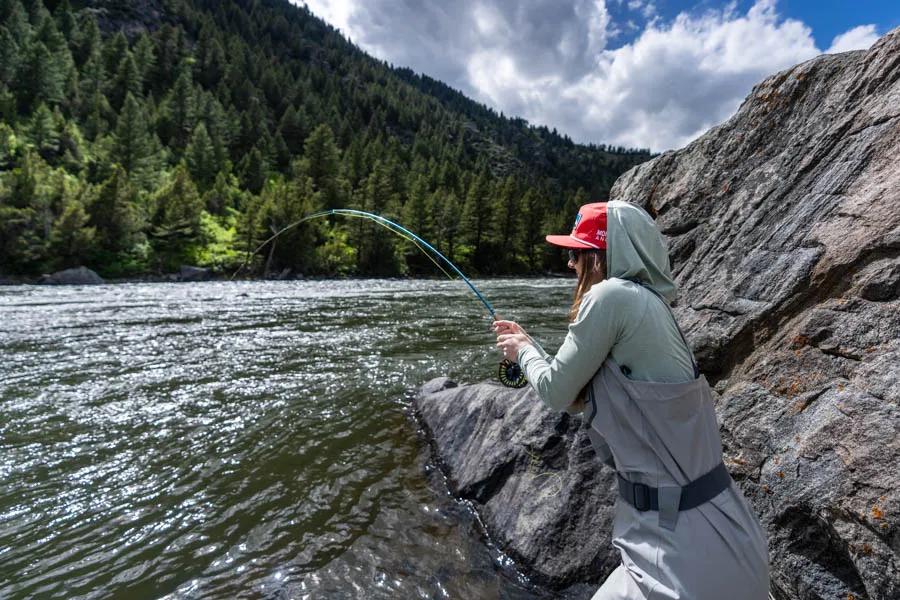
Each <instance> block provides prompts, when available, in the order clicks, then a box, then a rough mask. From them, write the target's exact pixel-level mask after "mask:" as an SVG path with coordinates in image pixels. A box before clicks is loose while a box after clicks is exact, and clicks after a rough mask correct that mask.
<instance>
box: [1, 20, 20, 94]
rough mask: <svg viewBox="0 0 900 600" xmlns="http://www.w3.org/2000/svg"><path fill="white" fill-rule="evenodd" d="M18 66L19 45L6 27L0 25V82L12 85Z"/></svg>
mask: <svg viewBox="0 0 900 600" xmlns="http://www.w3.org/2000/svg"><path fill="white" fill-rule="evenodd" d="M18 68H19V45H18V44H17V43H16V40H15V39H13V35H12V34H11V33H10V32H9V30H8V29H7V28H6V27H3V26H0V84H2V85H13V84H14V82H15V77H16V72H17V71H18Z"/></svg>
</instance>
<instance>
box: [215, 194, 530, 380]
mask: <svg viewBox="0 0 900 600" xmlns="http://www.w3.org/2000/svg"><path fill="white" fill-rule="evenodd" d="M331 215H344V216H347V217H355V218H360V219H368V220H370V221H375V222H376V223H378V224H379V225H381V226H382V227H384V228H385V229H387V230H389V231H391V232H393V233H395V234H397V235H399V236H400V237H402V238H403V239H405V240H407V241H410V242H412V243H413V244H414V245H415V246H416V248H418V249H419V250H420V251H421V252H422V253H423V254H425V256H427V257H428V259H429V260H431V262H432V263H434V264H435V266H437V268H438V269H440V270H441V272H443V273H444V275H446V276H447V277H448V278H449V279H451V280H453V276H452V275H451V274H450V273H449V272H447V270H446V269H445V268H444V267H442V266H441V264H440V263H438V261H437V260H436V259H435V256H436V257H438V258H440V259H441V260H442V261H444V264H446V265H447V266H448V267H450V269H451V270H453V272H455V273H456V274H457V275H459V276H460V277H461V278H462V280H463V281H464V282H465V284H466V285H468V286H469V289H470V290H472V292H473V293H474V294H475V295H476V296H477V297H478V299H479V300H480V301H481V303H482V304H484V307H485V308H486V309H487V311H488V313H489V314H490V316H491V319H492V320H495V321H496V320H497V312H496V311H495V310H494V307H493V306H492V305H491V303H490V302H488V300H487V298H485V297H484V295H483V294H482V293H481V292H480V291H479V290H478V288H476V287H475V285H474V284H473V283H472V282H471V281H469V278H468V277H466V276H465V274H464V273H463V272H462V271H460V270H459V268H458V267H457V266H456V265H455V264H453V262H452V261H451V260H450V259H449V258H447V257H446V256H444V255H443V254H441V252H440V251H439V250H438V249H437V248H435V247H434V246H432V245H431V244H429V243H428V242H426V241H425V240H423V239H422V238H421V237H419V236H418V235H416V234H415V233H413V232H412V231H410V230H409V229H407V228H405V227H403V226H402V225H400V224H399V223H395V222H393V221H391V220H390V219H386V218H384V217H382V216H380V215H376V214H374V213H370V212H366V211H362V210H355V209H351V208H332V209H329V210H322V211H319V212H315V213H312V214H310V215H306V216H305V217H303V218H301V219H299V220H297V221H295V222H293V223H291V224H290V225H287V226H285V227H282V228H281V229H280V230H278V231H276V232H275V233H274V234H272V235H271V236H269V237H268V238H267V239H266V240H265V241H264V242H263V243H261V244H260V245H259V246H257V248H256V249H255V250H254V251H253V252H251V253H249V254H248V255H247V258H246V259H245V260H244V262H243V264H241V266H240V267H238V269H237V271H235V272H234V274H233V275H232V276H231V280H233V279H234V278H235V277H236V276H237V274H238V273H240V272H241V271H243V270H244V268H245V267H246V266H247V265H248V264H249V263H250V260H251V259H252V258H253V257H254V256H255V255H256V254H257V253H258V252H259V251H260V250H262V249H263V248H264V247H265V246H266V245H267V244H269V243H270V242H272V241H273V240H275V239H276V238H278V236H280V235H281V234H283V233H285V232H286V231H289V230H290V229H293V228H294V227H298V226H299V225H301V224H303V223H305V222H306V221H310V220H312V219H317V218H321V217H327V216H331ZM497 376H498V378H499V379H500V382H501V383H502V384H503V385H505V386H506V387H512V388H521V387H524V386H525V385H526V384H527V383H528V380H527V379H526V378H525V372H524V370H523V369H522V367H521V366H519V364H518V363H515V362H513V361H511V360H508V359H507V360H503V361H502V362H501V363H500V366H499V369H498V374H497Z"/></svg>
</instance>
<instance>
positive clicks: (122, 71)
mask: <svg viewBox="0 0 900 600" xmlns="http://www.w3.org/2000/svg"><path fill="white" fill-rule="evenodd" d="M143 93H144V83H143V81H142V79H141V72H140V69H139V68H138V66H137V63H136V62H135V60H134V55H133V54H131V52H128V53H127V54H126V55H125V56H123V57H122V60H121V61H120V62H119V66H118V68H117V69H116V76H115V77H114V78H113V81H112V85H111V86H110V90H109V93H108V94H107V97H108V98H109V103H110V105H111V106H112V107H113V110H115V111H120V110H122V105H123V104H124V103H125V97H126V96H127V95H128V94H132V95H133V96H134V97H135V98H141V97H143Z"/></svg>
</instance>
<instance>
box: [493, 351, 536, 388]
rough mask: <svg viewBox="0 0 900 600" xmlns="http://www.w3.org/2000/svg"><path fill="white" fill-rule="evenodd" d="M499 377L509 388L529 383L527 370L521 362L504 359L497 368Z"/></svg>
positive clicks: (520, 386)
mask: <svg viewBox="0 0 900 600" xmlns="http://www.w3.org/2000/svg"><path fill="white" fill-rule="evenodd" d="M497 378H498V379H499V380H500V383H502V384H503V385H505V386H506V387H508V388H522V387H525V386H526V385H528V379H526V378H525V371H523V370H522V367H521V366H520V365H519V363H516V362H513V361H511V360H509V359H508V358H507V359H504V360H503V362H501V363H500V367H499V369H497Z"/></svg>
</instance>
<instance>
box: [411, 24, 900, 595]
mask: <svg viewBox="0 0 900 600" xmlns="http://www.w3.org/2000/svg"><path fill="white" fill-rule="evenodd" d="M898 106H900V29H896V30H894V31H892V32H891V33H889V34H888V35H886V36H884V37H883V38H882V39H881V40H879V41H878V42H877V43H876V44H875V45H874V46H872V48H871V49H869V50H867V51H854V52H848V53H844V54H837V55H823V56H820V57H818V58H815V59H813V60H810V61H808V62H805V63H802V64H800V65H797V66H796V67H793V68H791V69H788V70H786V71H783V72H781V73H778V74H776V75H774V76H772V77H770V78H768V79H766V80H765V81H763V82H762V83H760V84H759V85H757V86H756V87H755V88H754V89H753V91H752V92H751V94H750V96H748V98H747V99H746V100H745V101H744V103H743V104H742V105H741V107H740V109H739V110H738V112H737V113H736V114H735V115H734V116H733V117H732V118H731V119H729V120H728V121H727V122H725V123H723V124H722V125H720V126H718V127H715V128H713V129H711V130H710V131H709V132H707V133H706V134H705V135H703V136H701V137H700V138H698V139H697V140H695V141H694V142H692V143H691V144H689V145H688V146H687V147H685V148H683V149H681V150H677V151H671V152H666V153H665V154H663V155H661V156H659V157H657V158H655V159H653V160H651V161H650V162H647V163H644V164H642V165H639V166H638V167H635V168H634V169H632V170H631V171H629V172H628V173H625V174H624V175H622V177H620V178H619V180H618V181H617V182H616V184H615V185H614V187H613V190H612V193H611V199H616V200H625V201H630V202H635V203H638V204H640V205H642V206H643V207H644V208H646V209H647V210H648V212H650V214H652V215H654V217H655V218H656V219H657V222H658V224H659V226H660V228H661V229H662V230H663V232H664V233H665V235H666V236H667V239H668V242H669V248H670V253H671V256H672V263H673V270H674V272H675V275H676V277H677V281H678V283H679V286H680V294H679V299H678V302H677V304H676V306H675V312H676V314H677V316H678V319H679V321H680V322H681V324H682V325H683V327H684V329H685V330H686V333H687V336H688V338H689V339H690V342H691V344H692V346H693V348H694V350H695V353H696V355H697V357H698V360H699V362H700V365H701V368H702V370H703V371H704V373H705V374H706V376H707V378H708V379H709V380H710V381H711V382H712V383H715V389H716V391H717V392H718V393H717V395H716V410H717V413H718V416H719V419H720V423H721V435H722V441H723V445H724V450H725V459H726V465H727V466H728V468H729V470H730V471H731V473H732V476H733V477H734V478H735V480H736V481H737V483H738V485H739V486H740V487H741V489H742V490H743V492H744V494H745V495H746V496H747V498H748V499H749V500H750V502H751V504H752V505H753V507H754V509H755V510H756V512H757V514H758V515H759V516H760V519H761V521H762V523H763V526H764V528H765V529H766V532H767V535H768V540H769V550H770V564H771V575H772V594H773V596H774V597H775V598H776V599H778V600H782V599H803V600H817V599H822V598H841V599H848V598H854V599H856V600H863V599H871V600H887V599H891V598H900V468H898V465H900V435H898V434H900V406H898V404H900V391H898V390H900V161H898V160H897V157H898V156H900V112H898ZM444 404H446V406H445V407H444V408H441V406H443V405H444ZM416 406H417V409H418V411H419V414H420V416H421V418H422V420H423V422H424V423H425V424H426V426H427V428H428V430H429V431H430V432H431V434H432V436H433V440H434V447H435V453H436V456H437V457H438V459H439V461H440V463H441V464H442V465H443V466H444V468H445V470H446V472H447V474H448V482H449V484H450V486H451V489H452V490H453V491H454V493H456V494H457V495H459V496H461V497H463V498H466V499H468V500H470V501H471V502H472V504H473V506H474V507H475V508H476V510H478V511H479V513H480V514H481V517H482V520H483V522H484V525H485V528H486V529H487V532H488V534H489V535H490V536H491V537H492V538H493V539H494V540H496V541H497V543H498V544H499V545H500V547H501V548H502V549H503V550H504V551H507V552H508V553H509V554H510V555H511V556H513V557H514V558H517V559H519V561H520V563H521V566H522V567H523V568H524V570H525V571H527V572H530V573H532V574H535V575H536V576H537V577H538V578H539V579H542V580H546V581H548V582H552V583H556V584H560V583H566V582H569V581H574V580H582V579H583V580H585V581H596V580H600V579H602V578H603V577H604V576H605V574H606V572H608V570H610V569H611V568H612V567H613V566H614V564H613V563H614V562H615V561H617V557H615V556H612V555H611V554H609V549H610V546H609V539H610V521H609V516H610V515H609V512H608V510H609V507H610V506H611V504H612V495H611V494H612V491H611V481H612V479H611V474H610V473H608V472H604V470H602V469H600V468H599V467H597V466H595V465H593V463H592V460H591V459H589V458H588V457H587V456H586V455H585V454H587V455H590V452H591V451H590V450H589V449H586V448H585V447H584V445H585V444H586V442H585V440H584V439H583V434H582V433H580V432H579V430H578V427H577V426H576V422H577V420H575V419H572V418H571V417H567V416H564V415H554V414H549V413H548V412H547V411H546V410H545V409H543V408H542V407H541V406H540V404H539V402H538V401H537V399H536V398H534V397H533V395H532V394H531V393H530V392H527V391H509V390H504V389H503V388H499V387H496V386H492V385H489V384H479V385H476V386H462V387H459V388H455V389H447V390H444V391H440V392H436V393H431V394H421V395H420V397H419V398H418V399H417V401H416ZM451 406H452V410H451V409H450V407H451ZM457 438H459V439H463V440H467V441H466V442H465V443H462V442H459V441H457ZM488 438H490V439H488ZM526 449H527V450H528V451H529V452H531V453H532V454H534V453H535V451H536V450H537V451H538V452H537V456H538V457H539V459H538V461H539V464H540V465H541V466H540V467H539V469H540V470H539V471H538V472H540V473H545V472H546V473H548V474H547V475H543V476H542V479H550V478H553V477H558V478H559V481H560V483H559V486H560V487H559V489H560V492H559V495H558V496H557V495H549V494H548V493H547V492H546V491H543V492H542V491H541V490H540V487H541V486H540V484H535V483H533V482H532V484H529V483H528V481H529V478H528V477H526V476H525V475H523V474H524V473H527V472H528V471H526V470H525V469H526V466H527V465H528V464H529V461H530V460H531V454H529V453H527V452H526ZM541 494H543V496H542V495H541ZM546 496H550V497H546ZM538 498H540V499H541V500H540V501H538V500H537V499H538ZM563 500H565V501H563ZM586 531H590V537H587V536H586V534H585V532H586Z"/></svg>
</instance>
